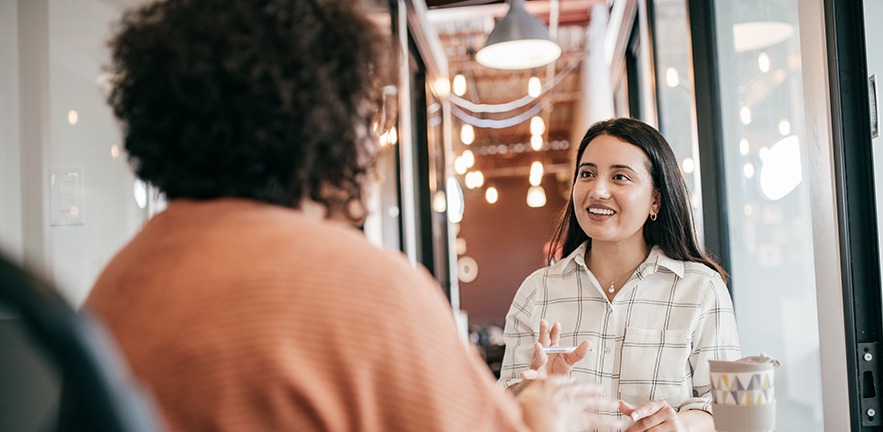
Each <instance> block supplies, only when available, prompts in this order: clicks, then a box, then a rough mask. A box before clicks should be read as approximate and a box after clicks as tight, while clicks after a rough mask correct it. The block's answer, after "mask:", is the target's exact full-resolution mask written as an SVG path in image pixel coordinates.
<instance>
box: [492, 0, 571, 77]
mask: <svg viewBox="0 0 883 432" xmlns="http://www.w3.org/2000/svg"><path fill="white" fill-rule="evenodd" d="M559 56H561V47H559V46H558V44H557V43H555V42H554V41H552V38H551V37H549V31H548V30H547V29H546V26H545V25H543V23H542V22H541V21H540V20H539V19H537V18H536V17H535V16H533V15H531V14H529V13H528V12H527V11H526V10H525V9H524V0H511V1H510V3H509V12H507V13H506V16H505V17H503V19H502V20H500V22H498V23H497V25H496V26H495V27H494V29H493V30H492V31H491V34H489V35H488V37H487V42H485V44H484V48H482V49H480V50H478V52H477V53H476V54H475V60H476V61H477V62H478V63H479V64H481V65H482V66H486V67H490V68H494V69H507V70H519V69H533V68H536V67H540V66H544V65H547V64H549V63H551V62H553V61H555V60H557V59H558V57H559Z"/></svg>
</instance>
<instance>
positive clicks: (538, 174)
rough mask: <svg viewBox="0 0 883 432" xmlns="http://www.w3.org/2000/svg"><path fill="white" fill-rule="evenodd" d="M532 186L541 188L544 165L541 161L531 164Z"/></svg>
mask: <svg viewBox="0 0 883 432" xmlns="http://www.w3.org/2000/svg"><path fill="white" fill-rule="evenodd" d="M529 180H530V185H531V186H539V185H540V183H542V182H543V164H542V162H540V161H534V162H533V163H532V164H530V178H529Z"/></svg>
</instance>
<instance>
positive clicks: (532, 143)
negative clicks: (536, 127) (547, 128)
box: [530, 135, 543, 151]
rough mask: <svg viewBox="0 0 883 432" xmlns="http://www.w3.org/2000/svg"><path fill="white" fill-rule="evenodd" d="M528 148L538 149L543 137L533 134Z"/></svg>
mask: <svg viewBox="0 0 883 432" xmlns="http://www.w3.org/2000/svg"><path fill="white" fill-rule="evenodd" d="M530 148H532V149H533V151H540V150H542V148H543V137H542V136H540V135H533V136H531V137H530Z"/></svg>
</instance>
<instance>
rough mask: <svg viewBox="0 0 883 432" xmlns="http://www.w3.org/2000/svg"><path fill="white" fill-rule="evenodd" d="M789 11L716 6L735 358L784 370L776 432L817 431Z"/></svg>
mask: <svg viewBox="0 0 883 432" xmlns="http://www.w3.org/2000/svg"><path fill="white" fill-rule="evenodd" d="M797 8H798V0H774V1H772V0H767V1H739V2H731V1H718V2H715V9H716V11H715V15H716V28H717V40H716V44H717V45H716V46H717V52H718V60H719V64H718V65H717V66H718V67H717V73H718V74H719V82H720V100H721V107H720V116H721V118H722V125H723V142H722V143H720V144H721V145H722V151H723V159H724V173H723V175H724V176H725V185H726V189H727V202H726V204H727V210H728V214H729V222H730V223H729V236H730V251H729V254H730V261H731V268H730V269H729V270H730V272H731V275H732V280H731V283H730V286H731V288H732V292H733V299H734V302H735V307H736V318H737V322H738V326H739V333H740V338H741V341H742V352H743V355H755V354H758V353H760V352H766V353H768V354H769V355H771V356H772V357H775V358H777V359H779V360H780V361H781V362H782V365H783V366H782V367H781V368H780V369H779V370H778V371H777V374H776V387H777V388H776V399H777V403H778V416H777V417H778V428H777V429H778V430H782V431H821V430H823V419H822V395H821V392H822V389H821V367H820V361H819V336H818V319H817V316H818V315H817V309H816V286H815V269H814V263H813V244H812V220H811V209H810V186H809V181H808V176H809V175H810V173H809V172H808V170H807V166H808V163H807V161H808V159H807V144H806V143H807V136H806V133H805V131H806V126H805V119H804V101H803V94H804V93H803V82H802V72H801V47H800V40H799V37H798V13H797ZM706 175H708V173H706Z"/></svg>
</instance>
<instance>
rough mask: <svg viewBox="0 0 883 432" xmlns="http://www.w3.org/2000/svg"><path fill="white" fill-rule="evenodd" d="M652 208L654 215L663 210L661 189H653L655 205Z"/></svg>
mask: <svg viewBox="0 0 883 432" xmlns="http://www.w3.org/2000/svg"><path fill="white" fill-rule="evenodd" d="M650 208H651V209H653V213H659V209H660V208H662V194H661V193H659V189H653V203H652V204H651V205H650Z"/></svg>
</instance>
